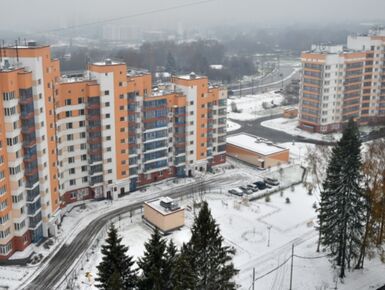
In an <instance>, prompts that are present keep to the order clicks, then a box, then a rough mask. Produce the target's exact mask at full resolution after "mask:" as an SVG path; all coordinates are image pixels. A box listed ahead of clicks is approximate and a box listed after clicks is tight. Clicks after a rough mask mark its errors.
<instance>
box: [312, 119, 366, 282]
mask: <svg viewBox="0 0 385 290" xmlns="http://www.w3.org/2000/svg"><path fill="white" fill-rule="evenodd" d="M360 148H361V142H360V139H359V132H358V128H357V126H356V124H355V123H354V122H353V121H352V120H351V121H349V123H348V125H347V127H346V128H345V130H344V132H343V136H342V138H341V140H340V141H339V142H338V143H337V145H336V147H335V148H334V149H333V151H332V156H331V160H330V162H329V166H328V168H327V173H326V179H325V182H324V184H323V189H324V190H323V191H322V192H321V202H320V213H319V224H320V229H319V230H320V231H321V242H322V244H323V245H324V246H325V247H326V248H328V249H329V251H330V256H331V257H332V258H333V260H334V261H335V262H336V264H337V265H338V266H339V267H340V277H341V278H343V277H345V269H346V268H351V263H352V262H354V261H357V259H358V257H359V253H360V248H361V243H362V239H363V231H364V221H365V211H366V203H365V199H364V198H363V195H362V189H361V187H360V186H361V180H362V176H361V173H360V167H361V155H360V154H361V150H360Z"/></svg>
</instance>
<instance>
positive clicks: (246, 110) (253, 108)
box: [227, 92, 283, 121]
mask: <svg viewBox="0 0 385 290" xmlns="http://www.w3.org/2000/svg"><path fill="white" fill-rule="evenodd" d="M282 100H283V96H282V95H281V94H276V93H274V92H268V93H264V94H258V95H246V96H242V97H236V96H233V97H230V98H229V100H228V102H227V112H228V115H227V116H228V118H230V119H233V120H240V121H246V120H255V119H258V118H261V117H263V116H266V114H267V115H269V114H270V113H272V114H276V113H279V112H280V111H281V110H282V108H281V109H279V108H274V109H267V110H265V109H264V108H263V107H262V104H263V103H264V102H266V103H269V105H272V104H275V105H280V104H281V102H282ZM232 102H234V103H235V104H236V106H237V109H238V110H241V112H240V113H233V112H232V111H231V103H232ZM277 109H278V110H279V111H277ZM276 111H277V112H276Z"/></svg>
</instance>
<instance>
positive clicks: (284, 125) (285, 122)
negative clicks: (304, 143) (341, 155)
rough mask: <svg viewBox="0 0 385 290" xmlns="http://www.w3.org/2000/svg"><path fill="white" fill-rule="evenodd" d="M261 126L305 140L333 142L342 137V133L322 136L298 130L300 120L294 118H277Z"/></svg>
mask: <svg viewBox="0 0 385 290" xmlns="http://www.w3.org/2000/svg"><path fill="white" fill-rule="evenodd" d="M261 125H262V126H264V127H267V128H271V129H274V130H278V131H282V132H285V133H287V134H290V135H293V136H298V135H299V136H303V137H305V138H309V139H315V140H325V141H333V140H338V139H339V138H341V136H342V134H341V133H333V134H327V135H326V134H320V133H310V132H307V131H304V130H302V129H299V128H297V126H298V118H294V119H286V118H276V119H272V120H267V121H264V122H262V123H261Z"/></svg>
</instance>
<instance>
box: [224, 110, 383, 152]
mask: <svg viewBox="0 0 385 290" xmlns="http://www.w3.org/2000/svg"><path fill="white" fill-rule="evenodd" d="M281 117H282V114H276V115H270V116H267V117H263V118H259V119H257V120H249V121H239V120H232V121H234V122H236V123H238V124H239V125H241V128H239V129H238V130H235V131H231V132H230V133H229V135H233V134H239V133H248V134H252V135H255V136H259V137H262V138H265V139H268V140H270V141H272V142H274V143H286V142H293V141H295V142H302V143H309V144H316V145H334V144H335V142H329V141H322V140H315V139H309V138H305V137H303V136H300V135H297V136H293V135H290V134H287V133H285V132H283V131H279V130H274V129H272V128H267V127H264V126H262V125H261V123H262V122H264V121H267V120H271V119H276V118H281ZM384 137H385V129H383V130H377V131H373V132H371V133H369V135H368V136H367V137H366V139H365V140H363V142H367V141H372V140H376V139H380V138H384Z"/></svg>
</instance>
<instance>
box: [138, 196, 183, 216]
mask: <svg viewBox="0 0 385 290" xmlns="http://www.w3.org/2000/svg"><path fill="white" fill-rule="evenodd" d="M161 202H164V203H170V204H171V203H175V202H174V200H173V199H172V198H170V197H162V198H159V199H154V200H151V201H148V202H145V203H146V204H147V205H149V206H150V207H152V208H153V209H155V210H156V211H158V212H160V213H161V214H163V215H168V214H172V213H174V212H176V211H179V210H181V209H182V210H183V209H184V208H183V207H176V208H175V209H174V210H172V209H168V208H165V207H164V206H162V205H161Z"/></svg>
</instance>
